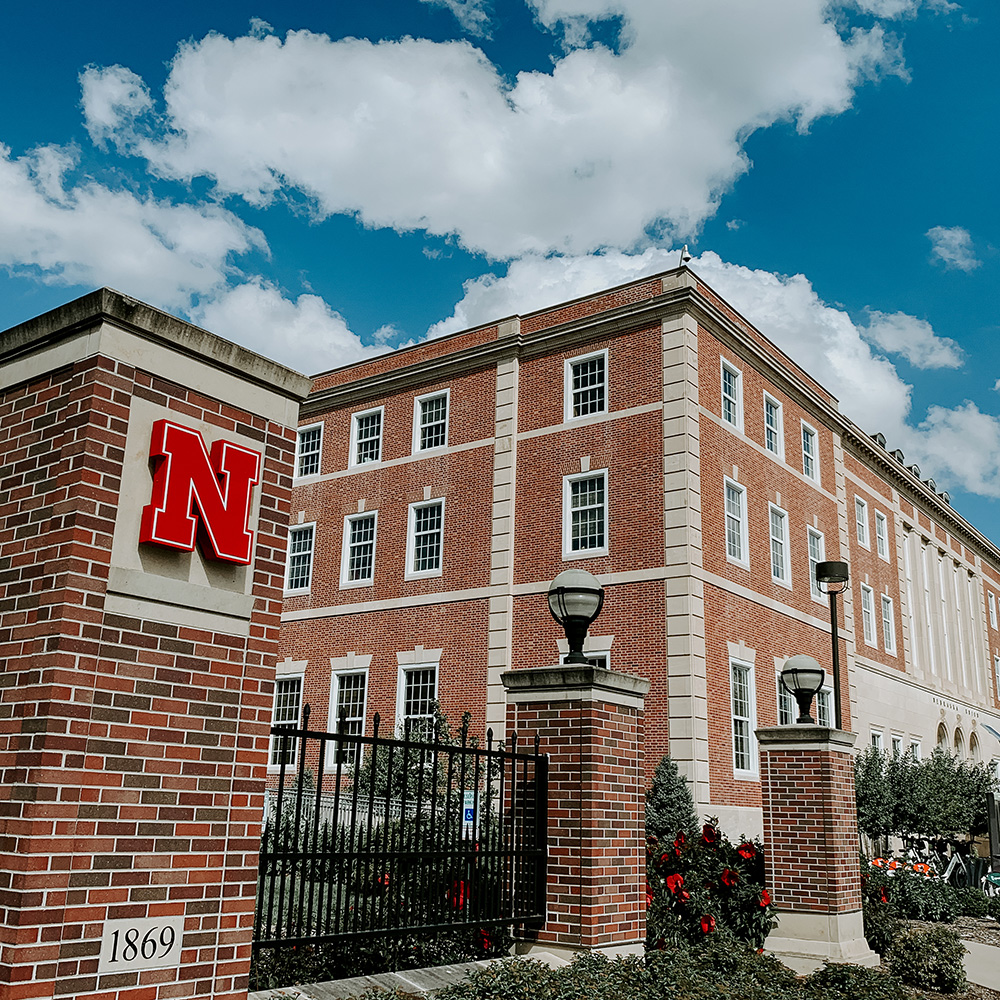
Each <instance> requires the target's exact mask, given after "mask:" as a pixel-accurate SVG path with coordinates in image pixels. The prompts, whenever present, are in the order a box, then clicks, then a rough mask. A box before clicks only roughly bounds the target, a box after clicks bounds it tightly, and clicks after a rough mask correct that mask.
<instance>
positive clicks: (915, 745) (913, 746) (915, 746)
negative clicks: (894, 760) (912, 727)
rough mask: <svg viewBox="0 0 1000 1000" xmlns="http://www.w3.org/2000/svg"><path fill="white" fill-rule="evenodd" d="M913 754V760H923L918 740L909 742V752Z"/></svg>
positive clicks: (922, 749)
mask: <svg viewBox="0 0 1000 1000" xmlns="http://www.w3.org/2000/svg"><path fill="white" fill-rule="evenodd" d="M909 752H910V753H911V754H913V759H914V760H916V761H920V760H923V756H924V748H923V746H922V745H921V743H920V740H910V751H909Z"/></svg>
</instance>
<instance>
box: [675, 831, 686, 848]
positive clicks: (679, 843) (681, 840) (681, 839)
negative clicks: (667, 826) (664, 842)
mask: <svg viewBox="0 0 1000 1000" xmlns="http://www.w3.org/2000/svg"><path fill="white" fill-rule="evenodd" d="M686 843H687V837H685V836H684V831H683V830H678V831H677V839H676V840H675V841H674V847H683V846H684V845H685V844H686Z"/></svg>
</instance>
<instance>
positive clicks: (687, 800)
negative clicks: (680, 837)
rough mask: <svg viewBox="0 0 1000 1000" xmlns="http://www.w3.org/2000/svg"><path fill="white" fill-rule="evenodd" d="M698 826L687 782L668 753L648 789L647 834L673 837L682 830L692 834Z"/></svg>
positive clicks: (661, 837)
mask: <svg viewBox="0 0 1000 1000" xmlns="http://www.w3.org/2000/svg"><path fill="white" fill-rule="evenodd" d="M697 828H698V816H697V815H696V813H695V811H694V800H693V799H692V798H691V792H690V790H689V788H688V784H687V781H686V780H685V779H684V777H683V776H682V775H681V774H680V772H678V770H677V765H676V764H675V763H674V762H673V761H672V760H671V759H670V754H664V756H663V759H662V760H661V761H660V763H659V764H657V765H656V771H655V772H654V774H653V783H652V784H651V785H650V786H649V789H648V791H647V792H646V836H647V837H650V836H652V837H657V838H658V839H667V840H673V838H674V837H676V836H677V834H678V832H679V831H681V830H683V831H684V832H685V833H692V832H693V831H694V830H696V829H697Z"/></svg>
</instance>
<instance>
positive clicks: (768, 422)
mask: <svg viewBox="0 0 1000 1000" xmlns="http://www.w3.org/2000/svg"><path fill="white" fill-rule="evenodd" d="M764 447H765V448H766V449H767V450H768V451H769V452H770V453H771V454H772V455H777V456H778V458H784V457H785V434H784V422H783V420H782V415H781V403H779V402H778V401H777V400H776V399H775V398H774V397H773V396H769V395H768V394H767V393H764Z"/></svg>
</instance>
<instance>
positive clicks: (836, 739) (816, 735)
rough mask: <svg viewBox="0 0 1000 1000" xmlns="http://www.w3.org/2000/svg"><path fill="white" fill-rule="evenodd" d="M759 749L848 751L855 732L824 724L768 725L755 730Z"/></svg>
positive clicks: (856, 736)
mask: <svg viewBox="0 0 1000 1000" xmlns="http://www.w3.org/2000/svg"><path fill="white" fill-rule="evenodd" d="M755 735H756V737H757V743H758V744H759V746H760V749H761V750H830V751H833V752H834V753H850V752H851V748H852V747H853V746H854V743H855V740H857V738H858V734H857V733H849V732H847V731H846V730H844V729H828V728H827V727H826V726H799V725H795V726H768V727H767V728H766V729H758V730H756V731H755Z"/></svg>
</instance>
